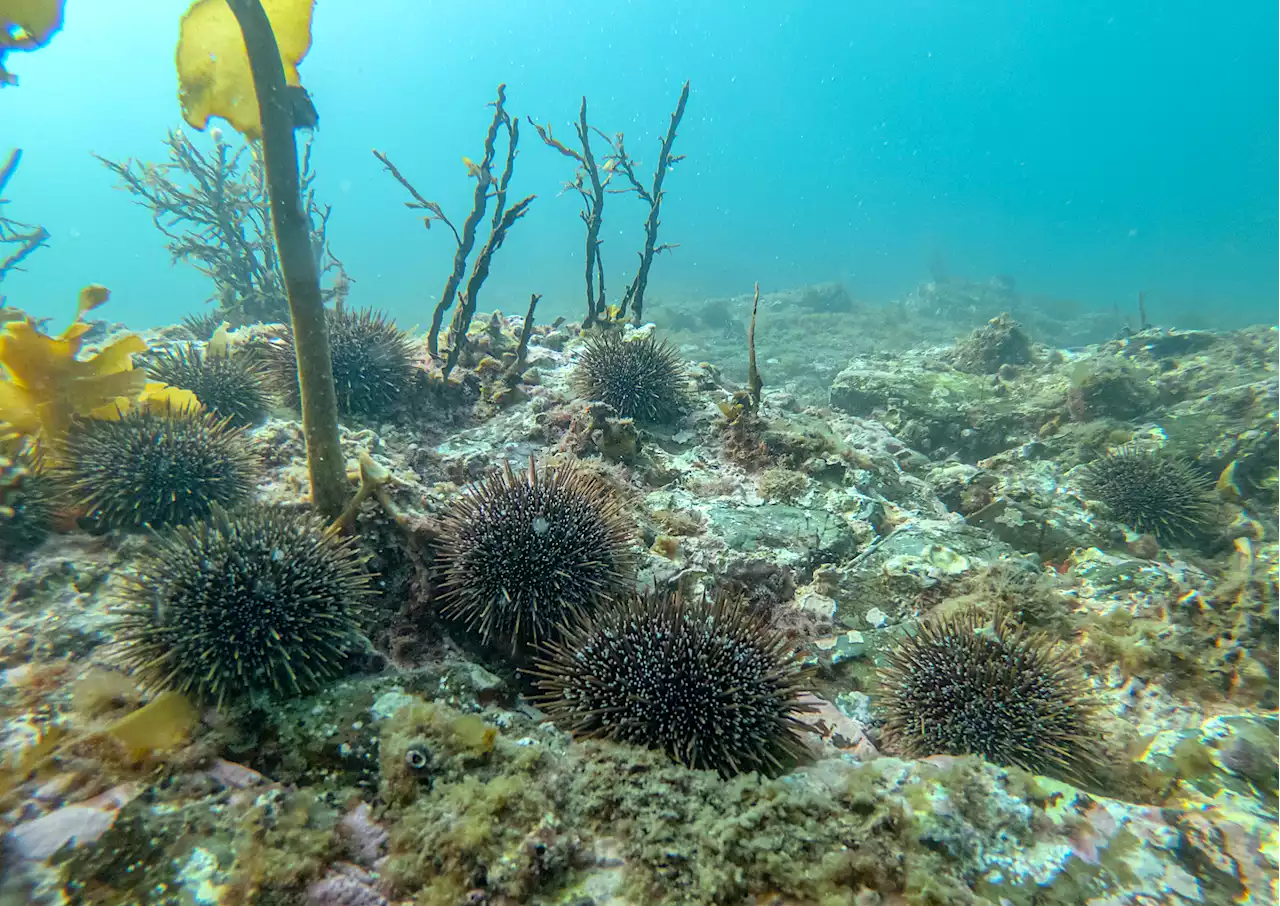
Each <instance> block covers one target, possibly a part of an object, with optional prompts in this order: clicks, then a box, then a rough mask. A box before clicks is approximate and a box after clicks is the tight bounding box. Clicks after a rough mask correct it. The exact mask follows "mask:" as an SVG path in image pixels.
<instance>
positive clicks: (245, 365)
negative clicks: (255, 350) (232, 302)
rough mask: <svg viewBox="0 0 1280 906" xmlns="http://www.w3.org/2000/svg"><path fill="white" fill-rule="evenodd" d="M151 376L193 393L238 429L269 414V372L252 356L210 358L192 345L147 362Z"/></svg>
mask: <svg viewBox="0 0 1280 906" xmlns="http://www.w3.org/2000/svg"><path fill="white" fill-rule="evenodd" d="M147 374H148V376H149V377H150V378H152V379H154V380H157V381H163V382H164V383H166V384H169V385H170V386H173V387H181V388H182V389H184V390H190V391H191V392H192V393H194V394H195V395H196V399H198V400H200V403H201V404H202V405H203V406H204V407H205V408H206V409H208V410H210V411H211V412H213V413H215V414H217V415H220V416H222V417H224V418H227V419H229V420H230V423H231V424H232V425H234V426H236V427H237V428H247V427H249V426H251V425H256V424H257V423H258V422H260V421H262V420H263V419H264V418H265V417H266V415H267V391H266V388H265V386H264V385H263V381H264V380H265V377H266V371H265V369H264V368H263V367H262V365H261V364H260V363H259V362H258V361H257V360H256V359H255V357H254V356H252V355H248V354H245V353H240V354H239V355H208V354H206V353H202V352H201V351H200V348H199V347H198V346H195V345H192V344H188V345H186V346H182V347H179V348H178V349H177V350H176V351H166V352H161V353H158V354H157V355H156V356H155V357H154V358H152V359H151V361H149V362H148V363H147Z"/></svg>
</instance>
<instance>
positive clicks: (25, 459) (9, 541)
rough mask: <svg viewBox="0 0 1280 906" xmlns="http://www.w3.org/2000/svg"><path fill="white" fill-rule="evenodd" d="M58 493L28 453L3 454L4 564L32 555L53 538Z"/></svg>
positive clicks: (0, 530)
mask: <svg viewBox="0 0 1280 906" xmlns="http://www.w3.org/2000/svg"><path fill="white" fill-rule="evenodd" d="M54 496H55V489H54V487H53V483H52V482H51V481H50V480H49V478H48V476H47V475H45V473H44V472H43V471H41V469H40V468H39V467H38V466H37V465H36V463H35V461H34V460H33V459H32V458H31V456H30V455H29V454H27V453H25V452H23V453H19V454H15V455H13V456H5V455H2V454H0V560H13V559H17V558H18V557H21V556H22V555H24V554H26V553H28V552H29V551H30V550H31V549H32V548H34V547H36V545H38V544H39V543H40V542H41V541H43V540H44V539H45V538H46V537H47V536H48V534H49V529H50V527H51V526H52V524H53V517H54V512H55V509H56V508H55V506H54Z"/></svg>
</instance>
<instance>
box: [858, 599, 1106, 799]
mask: <svg viewBox="0 0 1280 906" xmlns="http://www.w3.org/2000/svg"><path fill="white" fill-rule="evenodd" d="M877 705H878V710H879V712H880V714H881V716H882V717H883V718H884V732H885V740H886V742H887V743H888V745H889V747H890V748H892V749H894V750H896V751H897V752H899V753H900V754H902V755H904V756H906V757H908V758H924V757H927V756H929V755H981V756H982V757H983V758H985V759H987V760H988V761H990V762H993V763H995V764H1000V765H1016V766H1017V767H1020V768H1025V769H1026V770H1029V771H1033V772H1035V773H1038V774H1050V775H1057V776H1060V777H1063V778H1066V779H1070V780H1080V779H1088V778H1089V777H1091V776H1092V774H1093V768H1094V767H1095V766H1096V765H1097V764H1098V763H1099V761H1100V759H1101V755H1100V748H1099V745H1098V739H1099V734H1098V731H1097V729H1096V728H1095V727H1094V725H1093V717H1094V713H1095V711H1096V707H1095V704H1094V701H1093V699H1092V696H1091V694H1090V690H1089V683H1088V680H1087V679H1086V677H1085V675H1084V672H1083V670H1082V669H1081V667H1080V664H1079V663H1078V662H1077V661H1076V659H1075V658H1074V657H1072V656H1071V655H1070V654H1068V653H1067V652H1066V650H1065V649H1063V648H1062V647H1060V646H1055V645H1054V644H1053V643H1052V642H1051V641H1050V640H1049V639H1048V637H1047V636H1045V635H1043V634H1038V633H1029V632H1027V631H1026V630H1025V629H1023V628H1022V627H1016V626H1013V625H1011V624H1010V623H1009V621H1008V620H1007V619H1005V618H1004V617H1003V616H997V617H996V619H995V620H994V621H993V623H992V624H991V625H990V626H984V625H983V621H981V620H980V618H979V617H978V616H977V615H976V614H974V613H972V612H968V613H965V614H961V615H959V616H950V617H946V618H943V619H939V620H933V621H929V622H926V623H924V624H922V625H921V626H920V628H919V630H918V631H917V632H916V633H915V634H914V635H910V636H907V637H905V638H902V639H900V640H898V641H897V642H896V643H894V644H893V645H892V646H891V647H890V648H889V649H888V651H886V652H885V664H884V667H883V668H882V669H881V670H880V692H879V695H878V697H877Z"/></svg>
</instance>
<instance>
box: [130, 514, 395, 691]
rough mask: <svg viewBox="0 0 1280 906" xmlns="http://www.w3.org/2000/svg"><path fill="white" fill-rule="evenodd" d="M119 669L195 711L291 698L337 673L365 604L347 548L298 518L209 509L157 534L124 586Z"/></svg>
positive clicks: (366, 595)
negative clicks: (198, 706)
mask: <svg viewBox="0 0 1280 906" xmlns="http://www.w3.org/2000/svg"><path fill="white" fill-rule="evenodd" d="M128 589H129V590H128V592H127V600H126V607H125V610H124V612H123V614H122V616H121V617H120V618H119V620H118V622H117V624H116V637H117V639H118V641H119V642H120V643H122V645H123V648H122V654H121V660H122V661H123V662H124V663H125V664H126V665H127V666H130V667H132V668H134V669H135V670H136V671H137V673H138V674H139V676H140V678H141V679H142V680H143V682H145V683H146V684H148V685H150V686H152V687H153V688H157V689H174V690H177V691H179V692H182V693H183V694H185V695H189V696H191V697H192V698H194V699H196V700H197V701H200V702H212V703H216V704H217V705H219V706H221V705H222V704H223V703H225V702H227V701H229V700H233V699H236V698H239V697H242V696H243V695H245V694H248V693H251V692H266V693H270V694H273V695H280V696H284V695H296V694H299V693H303V692H307V691H309V690H312V689H315V688H316V687H317V686H319V685H320V683H321V682H323V681H324V680H326V679H328V678H331V677H333V676H337V675H339V674H340V673H341V672H342V671H343V670H344V669H345V667H346V664H347V662H348V659H349V655H350V654H351V653H352V652H354V651H357V650H359V649H360V647H362V646H363V645H364V642H363V641H362V637H361V635H360V628H361V622H362V619H363V618H364V617H365V616H366V612H367V609H368V605H369V599H370V596H371V594H372V591H371V588H370V576H369V574H368V573H367V572H366V570H365V568H364V557H363V556H362V555H361V554H360V552H359V550H358V549H357V547H356V546H355V542H354V541H353V540H352V539H350V538H344V537H343V536H342V535H340V534H338V533H337V532H336V531H335V530H334V529H332V528H327V527H326V526H325V524H324V522H323V521H322V520H320V519H319V518H318V517H315V516H313V515H310V514H308V513H305V512H290V511H286V510H282V509H273V508H259V509H251V510H247V511H245V512H242V513H239V514H228V513H227V512H226V511H224V510H222V509H217V510H215V511H214V513H213V514H212V515H211V516H210V518H209V519H207V520H204V521H202V522H199V523H197V524H195V525H191V526H183V527H180V528H177V529H174V530H172V531H170V532H169V533H167V534H165V535H162V536H160V537H159V538H157V539H156V541H155V542H154V544H153V546H152V548H151V549H150V550H149V551H148V552H147V554H146V555H145V556H144V557H143V558H142V560H141V561H140V563H139V565H138V566H137V568H136V571H135V573H134V574H133V575H132V576H131V577H130V579H129V583H128Z"/></svg>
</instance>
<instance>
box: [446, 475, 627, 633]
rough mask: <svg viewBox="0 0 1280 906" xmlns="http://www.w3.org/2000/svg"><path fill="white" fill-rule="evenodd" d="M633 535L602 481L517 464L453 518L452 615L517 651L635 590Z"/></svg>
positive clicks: (449, 522) (487, 482)
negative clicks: (632, 584)
mask: <svg viewBox="0 0 1280 906" xmlns="http://www.w3.org/2000/svg"><path fill="white" fill-rule="evenodd" d="M631 543H632V532H631V530H630V528H629V527H628V525H627V523H626V521H625V520H624V519H623V518H622V515H621V513H620V512H619V509H618V505H617V503H616V502H615V500H614V498H613V496H612V495H611V494H610V493H609V491H608V490H607V489H606V488H605V486H604V484H603V483H602V482H601V481H600V480H599V479H598V478H595V477H593V476H591V475H588V474H587V473H585V472H582V471H579V470H578V469H574V468H567V467H561V468H547V469H545V470H544V471H543V473H542V474H541V475H539V473H538V471H537V469H535V468H534V465H533V462H532V460H531V461H530V463H529V470H528V471H527V472H525V473H519V474H517V473H515V472H513V471H512V469H511V466H510V464H509V463H508V464H506V465H505V466H504V468H503V470H502V471H501V472H497V473H494V474H491V475H490V476H489V477H488V478H486V479H484V480H482V481H481V482H479V483H478V484H477V485H475V486H474V487H473V488H472V489H471V492H470V493H468V494H466V495H464V496H463V497H461V498H460V499H459V500H458V501H457V502H456V503H455V504H454V506H453V508H452V510H450V512H449V513H448V515H447V516H446V517H445V519H444V525H443V531H442V534H441V543H440V549H439V555H438V556H439V562H440V564H441V568H442V573H443V578H442V597H443V604H442V608H441V609H442V612H443V613H445V614H446V615H449V616H455V617H459V618H461V619H463V620H465V621H466V622H467V623H468V624H469V625H470V626H471V627H472V628H474V629H477V630H478V631H479V632H480V634H481V636H482V638H483V640H484V641H485V643H489V642H491V641H494V640H495V639H498V638H500V639H501V641H502V642H503V643H509V644H510V646H511V649H512V651H513V652H514V651H515V650H517V649H518V648H519V647H520V646H521V645H522V644H523V643H525V642H529V641H537V640H539V639H541V638H544V637H546V636H548V635H549V634H551V633H553V632H554V631H555V628H556V626H557V625H558V624H560V623H561V622H563V621H564V620H565V619H566V618H568V617H569V616H571V615H573V614H575V613H578V612H582V611H590V610H592V609H594V608H595V607H596V606H597V605H598V604H600V603H601V602H602V601H604V600H606V599H608V598H610V597H613V596H616V595H619V594H622V593H624V592H625V591H627V590H629V588H630V582H631V574H632V569H633V559H634V558H633V555H632V552H631V549H630V548H631Z"/></svg>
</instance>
